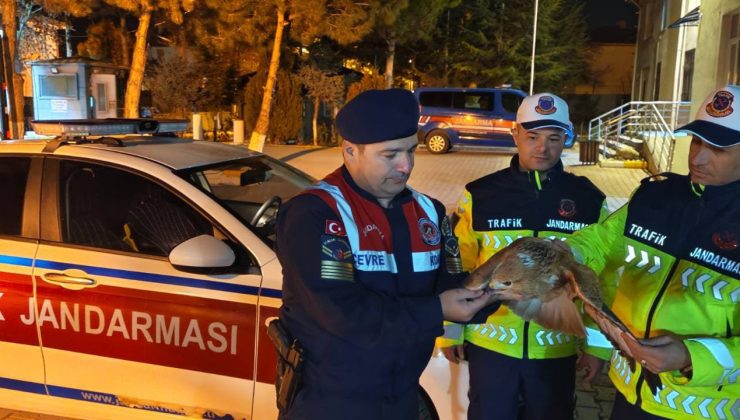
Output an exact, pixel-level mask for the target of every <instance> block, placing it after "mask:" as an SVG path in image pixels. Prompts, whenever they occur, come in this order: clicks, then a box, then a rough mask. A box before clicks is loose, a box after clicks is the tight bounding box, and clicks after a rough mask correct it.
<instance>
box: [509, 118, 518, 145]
mask: <svg viewBox="0 0 740 420" xmlns="http://www.w3.org/2000/svg"><path fill="white" fill-rule="evenodd" d="M511 137H513V138H514V144H517V142H518V140H519V124H517V123H514V126H513V127H511Z"/></svg>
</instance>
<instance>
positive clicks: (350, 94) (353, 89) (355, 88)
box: [346, 74, 385, 102]
mask: <svg viewBox="0 0 740 420" xmlns="http://www.w3.org/2000/svg"><path fill="white" fill-rule="evenodd" d="M384 87H385V78H384V77H383V76H380V75H378V74H366V75H364V76H363V77H362V79H360V80H359V81H357V82H355V83H352V84H351V85H349V87H348V88H347V99H346V101H347V102H349V101H351V100H352V98H354V97H355V96H357V95H359V94H361V93H362V92H364V91H366V90H371V89H383V88H384Z"/></svg>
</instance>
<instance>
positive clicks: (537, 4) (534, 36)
mask: <svg viewBox="0 0 740 420" xmlns="http://www.w3.org/2000/svg"><path fill="white" fill-rule="evenodd" d="M539 8H540V0H534V29H533V30H532V62H531V64H530V73H529V95H530V96H531V95H532V93H533V91H534V51H535V47H536V46H537V12H538V11H539Z"/></svg>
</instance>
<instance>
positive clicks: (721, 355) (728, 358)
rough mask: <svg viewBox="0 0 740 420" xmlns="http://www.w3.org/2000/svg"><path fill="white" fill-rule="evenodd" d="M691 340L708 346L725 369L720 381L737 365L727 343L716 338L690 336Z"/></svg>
mask: <svg viewBox="0 0 740 420" xmlns="http://www.w3.org/2000/svg"><path fill="white" fill-rule="evenodd" d="M689 341H695V342H697V343H699V344H701V345H703V346H704V347H706V348H707V350H709V352H710V353H712V356H714V359H715V360H716V361H717V363H719V364H720V366H722V367H723V368H724V369H725V372H724V374H723V375H722V377H721V378H720V380H719V383H722V381H724V379H725V378H726V377H727V376H728V375H729V374H730V373H731V372H732V369H733V368H734V367H735V361H734V360H732V355H731V354H730V350H729V349H728V348H727V346H725V343H723V342H722V341H720V340H718V339H716V338H689Z"/></svg>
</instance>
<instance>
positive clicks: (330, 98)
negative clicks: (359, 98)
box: [298, 65, 344, 146]
mask: <svg viewBox="0 0 740 420" xmlns="http://www.w3.org/2000/svg"><path fill="white" fill-rule="evenodd" d="M298 79H299V80H300V81H301V83H303V85H304V86H306V89H307V90H308V95H309V96H311V97H312V98H313V101H314V102H313V118H312V125H311V127H312V131H313V136H312V137H313V145H314V146H318V145H319V139H318V134H319V133H318V119H319V106H320V105H321V102H324V103H325V104H327V105H330V106H337V105H339V103H340V102H341V101H342V98H343V96H344V78H343V77H342V76H337V75H329V74H326V73H324V72H322V71H321V70H319V69H318V68H316V67H315V66H311V65H308V66H303V67H302V68H301V71H300V72H299V73H298Z"/></svg>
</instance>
